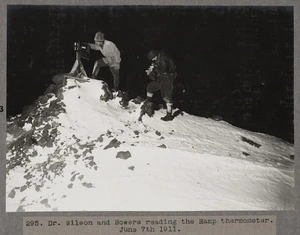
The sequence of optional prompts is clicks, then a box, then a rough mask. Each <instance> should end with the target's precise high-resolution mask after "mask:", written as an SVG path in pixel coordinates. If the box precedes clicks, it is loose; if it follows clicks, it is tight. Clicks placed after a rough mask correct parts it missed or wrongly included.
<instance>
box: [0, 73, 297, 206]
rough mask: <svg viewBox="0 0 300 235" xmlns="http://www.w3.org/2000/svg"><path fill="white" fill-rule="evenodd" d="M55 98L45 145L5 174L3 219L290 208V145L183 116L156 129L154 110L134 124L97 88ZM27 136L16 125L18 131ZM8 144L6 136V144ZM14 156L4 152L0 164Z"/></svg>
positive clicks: (133, 110) (68, 88)
mask: <svg viewBox="0 0 300 235" xmlns="http://www.w3.org/2000/svg"><path fill="white" fill-rule="evenodd" d="M62 94H63V100H62V101H63V103H64V108H65V112H62V113H60V114H59V115H58V116H56V117H53V118H52V119H50V120H49V121H48V122H47V123H45V124H44V126H41V127H39V129H38V128H36V130H35V131H40V132H41V131H43V129H45V128H44V127H45V126H46V124H49V125H52V126H54V124H53V123H56V124H57V125H55V128H56V132H55V133H57V135H56V136H55V140H54V145H53V146H39V145H37V144H33V145H32V146H30V148H28V149H27V150H26V156H27V157H28V160H27V161H26V162H25V163H24V164H21V165H13V167H10V168H9V170H8V171H7V187H6V195H7V197H6V202H7V204H6V210H7V211H222V210H290V209H293V207H294V172H293V170H294V162H293V159H291V156H293V154H294V146H293V145H292V144H290V143H287V142H285V141H282V140H281V139H278V138H275V137H273V136H269V135H265V134H261V133H254V132H250V131H247V130H243V129H240V128H237V127H235V126H233V125H231V124H229V123H227V122H224V121H214V120H212V119H208V118H202V117H197V116H193V115H189V114H188V113H185V112H183V113H182V115H178V116H177V117H175V118H174V120H173V121H171V122H163V121H161V120H160V117H162V116H163V115H165V112H166V110H164V109H161V110H158V111H156V112H155V114H154V117H152V118H150V117H148V116H143V121H142V122H139V121H138V117H139V115H140V106H141V104H136V103H134V102H132V101H130V102H129V105H128V107H127V108H123V107H121V105H120V103H119V101H120V99H121V98H119V97H114V99H112V100H109V101H107V102H104V101H101V100H100V99H99V97H100V96H101V95H103V94H104V91H103V83H102V82H101V81H97V80H90V82H86V83H79V82H76V81H75V80H72V79H68V80H67V84H66V85H65V86H64V88H63V92H62ZM114 95H115V96H116V94H115V93H114ZM51 100H53V98H51V99H49V100H48V103H47V104H46V105H45V107H46V108H47V107H49V102H50V101H51ZM47 105H48V106H47ZM175 111H176V110H175ZM31 128H32V126H31V123H25V125H24V127H23V130H24V131H30V130H31ZM48 132H49V133H48V135H51V133H53V132H51V133H50V130H49V131H48ZM16 139H17V137H15V138H14V137H13V136H12V134H10V133H8V135H7V143H8V144H12V143H13V142H14V141H16ZM24 151H25V150H24ZM124 156H126V158H125V157H124ZM16 157H17V156H16V154H15V152H14V151H12V150H9V151H8V152H7V161H8V164H11V163H12V162H13V159H15V158H16ZM10 166H11V165H10Z"/></svg>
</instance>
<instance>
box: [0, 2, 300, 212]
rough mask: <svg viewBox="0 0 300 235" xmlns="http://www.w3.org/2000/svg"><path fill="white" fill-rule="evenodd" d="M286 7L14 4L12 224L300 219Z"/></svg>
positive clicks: (10, 26)
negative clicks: (115, 214)
mask: <svg viewBox="0 0 300 235" xmlns="http://www.w3.org/2000/svg"><path fill="white" fill-rule="evenodd" d="M294 29H295V28H294V8H293V7H292V6H234V5H232V6H231V5H224V6H213V5H210V6H192V5H191V6H184V5H177V6H176V5H151V4H149V5H103V6H100V5H26V4H22V5H21V4H19V5H18V4H16V5H7V32H6V34H7V51H6V53H7V54H6V56H7V61H6V64H7V71H6V74H7V78H6V80H7V88H6V156H3V157H6V172H5V177H6V197H5V198H6V205H5V206H6V212H65V211H68V212H72V211H73V212H75V211H77V212H78V211H79V212H80V211H87V212H89V211H96V212H99V211H106V212H107V211H110V212H112V211H121V212H128V211H152V212H153V211H155V212H160V211H164V212H175V211H282V210H286V211H287V210H294V208H295V187H294V185H295V174H294V169H295V163H294V161H295V157H294V156H295V149H294V141H295V138H294V126H295V125H294Z"/></svg>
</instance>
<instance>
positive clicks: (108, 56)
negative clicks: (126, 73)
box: [89, 40, 121, 69]
mask: <svg viewBox="0 0 300 235" xmlns="http://www.w3.org/2000/svg"><path fill="white" fill-rule="evenodd" d="M89 45H90V46H91V49H93V50H96V51H101V53H102V54H103V55H104V56H105V58H103V61H104V62H105V63H107V64H108V65H109V66H110V67H114V68H115V69H119V68H120V62H121V53H120V51H119V50H118V48H117V46H116V45H115V44H114V43H113V42H111V41H108V40H105V41H104V44H103V47H102V48H101V47H100V46H98V45H96V44H95V43H89Z"/></svg>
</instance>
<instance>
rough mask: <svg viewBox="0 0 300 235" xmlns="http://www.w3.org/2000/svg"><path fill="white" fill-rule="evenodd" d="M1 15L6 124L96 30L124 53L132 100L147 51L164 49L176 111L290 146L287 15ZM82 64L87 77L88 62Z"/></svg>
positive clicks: (281, 10)
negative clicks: (172, 65)
mask: <svg viewBox="0 0 300 235" xmlns="http://www.w3.org/2000/svg"><path fill="white" fill-rule="evenodd" d="M7 13H8V17H7V19H8V25H7V26H8V32H7V40H8V44H7V48H8V50H7V110H8V112H7V114H8V116H11V115H15V114H17V113H21V112H22V110H23V108H24V106H26V105H30V104H31V103H32V102H33V101H34V100H35V99H36V98H37V97H38V96H40V95H41V94H42V93H43V92H44V91H45V89H46V88H47V87H48V86H49V84H51V79H52V77H53V76H54V75H56V74H58V73H65V72H69V71H70V69H71V67H72V65H73V63H74V60H75V52H74V51H73V42H75V41H89V42H92V41H93V37H94V34H95V32H97V31H99V30H102V31H103V32H104V33H105V35H106V38H107V39H108V40H111V41H113V42H114V43H115V44H116V45H117V46H118V48H119V50H120V51H121V54H122V64H121V89H123V90H127V91H128V92H129V95H130V97H131V98H133V97H135V96H138V95H139V96H145V87H146V84H147V81H148V80H147V78H146V76H145V72H144V70H145V69H146V68H147V66H148V64H147V61H146V59H145V57H146V56H145V55H146V53H147V51H148V50H149V49H152V48H159V49H164V50H165V51H167V52H168V53H169V54H171V55H172V56H173V57H174V59H175V62H176V64H177V67H178V73H179V76H178V79H177V80H176V88H175V91H174V99H175V105H176V106H177V107H179V108H181V109H182V110H185V111H187V112H189V113H191V114H195V115H199V116H203V117H210V118H211V117H214V118H222V119H223V120H225V121H228V122H230V123H231V124H233V125H235V126H239V127H242V128H244V129H248V130H252V131H257V132H263V133H268V134H271V135H274V136H277V137H280V138H282V139H285V140H287V141H289V142H293V141H294V132H293V130H294V125H293V105H294V104H293V75H294V66H293V63H294V56H293V55H294V52H293V50H294V47H293V43H294V42H293V37H294V31H293V27H294V24H293V8H292V7H212V6H209V7H175V6H165V7H162V6H161V7H158V6H155V7H153V6H148V7H145V6H143V7H142V6H114V7H112V6H105V7H104V6H101V7H100V6H78V7H75V6H74V7H71V6H32V5H31V6H26V5H23V6H17V5H16V6H12V5H11V6H8V11H7ZM95 56H96V55H95V54H92V55H91V57H92V59H93V58H95ZM84 64H85V66H86V70H87V72H88V74H90V73H91V70H92V61H84ZM103 72H104V73H103V80H107V82H108V83H110V78H111V77H110V73H109V71H108V70H104V71H103ZM156 98H157V99H158V100H159V99H160V95H159V94H157V95H156Z"/></svg>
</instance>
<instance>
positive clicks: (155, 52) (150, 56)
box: [147, 50, 158, 60]
mask: <svg viewBox="0 0 300 235" xmlns="http://www.w3.org/2000/svg"><path fill="white" fill-rule="evenodd" d="M157 55H158V50H150V51H149V52H148V54H147V58H148V60H155V59H156V57H157Z"/></svg>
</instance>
